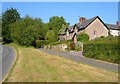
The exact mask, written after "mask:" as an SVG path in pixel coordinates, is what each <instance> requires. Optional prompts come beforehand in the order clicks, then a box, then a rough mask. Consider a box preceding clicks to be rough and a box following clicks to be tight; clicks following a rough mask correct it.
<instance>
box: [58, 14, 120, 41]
mask: <svg viewBox="0 0 120 84" xmlns="http://www.w3.org/2000/svg"><path fill="white" fill-rule="evenodd" d="M83 32H84V33H86V34H88V35H89V37H90V38H89V40H92V39H95V38H98V37H101V36H104V37H107V36H108V35H109V34H111V35H113V36H119V35H120V26H119V22H116V25H113V24H105V23H104V22H103V21H102V20H101V19H100V17H99V16H95V17H93V18H90V19H86V18H85V17H81V18H80V19H79V23H76V24H75V25H72V26H69V27H67V28H66V29H65V30H64V31H62V32H61V33H60V34H59V40H60V41H63V40H70V39H73V40H75V37H77V35H78V34H80V33H83Z"/></svg>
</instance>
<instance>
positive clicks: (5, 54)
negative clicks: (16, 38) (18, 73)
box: [0, 44, 15, 81]
mask: <svg viewBox="0 0 120 84" xmlns="http://www.w3.org/2000/svg"><path fill="white" fill-rule="evenodd" d="M14 59H15V51H14V49H13V48H12V47H7V46H2V45H1V44H0V74H1V75H0V81H1V80H3V79H4V78H5V76H6V75H7V74H8V72H9V71H10V69H11V68H12V64H13V61H14Z"/></svg>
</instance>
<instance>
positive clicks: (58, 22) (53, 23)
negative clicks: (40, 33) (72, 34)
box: [48, 16, 68, 40]
mask: <svg viewBox="0 0 120 84" xmlns="http://www.w3.org/2000/svg"><path fill="white" fill-rule="evenodd" d="M67 24H68V23H66V22H65V19H64V18H63V17H58V16H53V17H51V18H50V19H49V23H48V29H49V30H53V31H54V34H55V39H56V40H57V37H58V34H59V31H60V30H61V28H62V26H63V25H67Z"/></svg>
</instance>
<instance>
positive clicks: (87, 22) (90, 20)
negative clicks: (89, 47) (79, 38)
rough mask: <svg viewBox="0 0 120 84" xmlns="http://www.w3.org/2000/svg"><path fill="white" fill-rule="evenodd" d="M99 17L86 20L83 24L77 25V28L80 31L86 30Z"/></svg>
mask: <svg viewBox="0 0 120 84" xmlns="http://www.w3.org/2000/svg"><path fill="white" fill-rule="evenodd" d="M97 17H98V16H95V17H93V18H90V19H87V20H85V21H84V22H83V23H82V24H80V23H77V24H76V26H77V27H78V29H81V28H86V27H87V26H88V25H89V24H90V23H92V22H93V21H94V20H95V19H96V18H97Z"/></svg>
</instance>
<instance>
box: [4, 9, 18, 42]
mask: <svg viewBox="0 0 120 84" xmlns="http://www.w3.org/2000/svg"><path fill="white" fill-rule="evenodd" d="M19 20H20V14H19V12H18V11H17V9H13V8H10V9H8V10H6V11H5V12H4V13H3V14H2V37H3V40H4V42H6V43H9V42H11V41H12V38H11V31H10V28H9V25H10V24H11V23H15V22H17V21H19Z"/></svg>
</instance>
